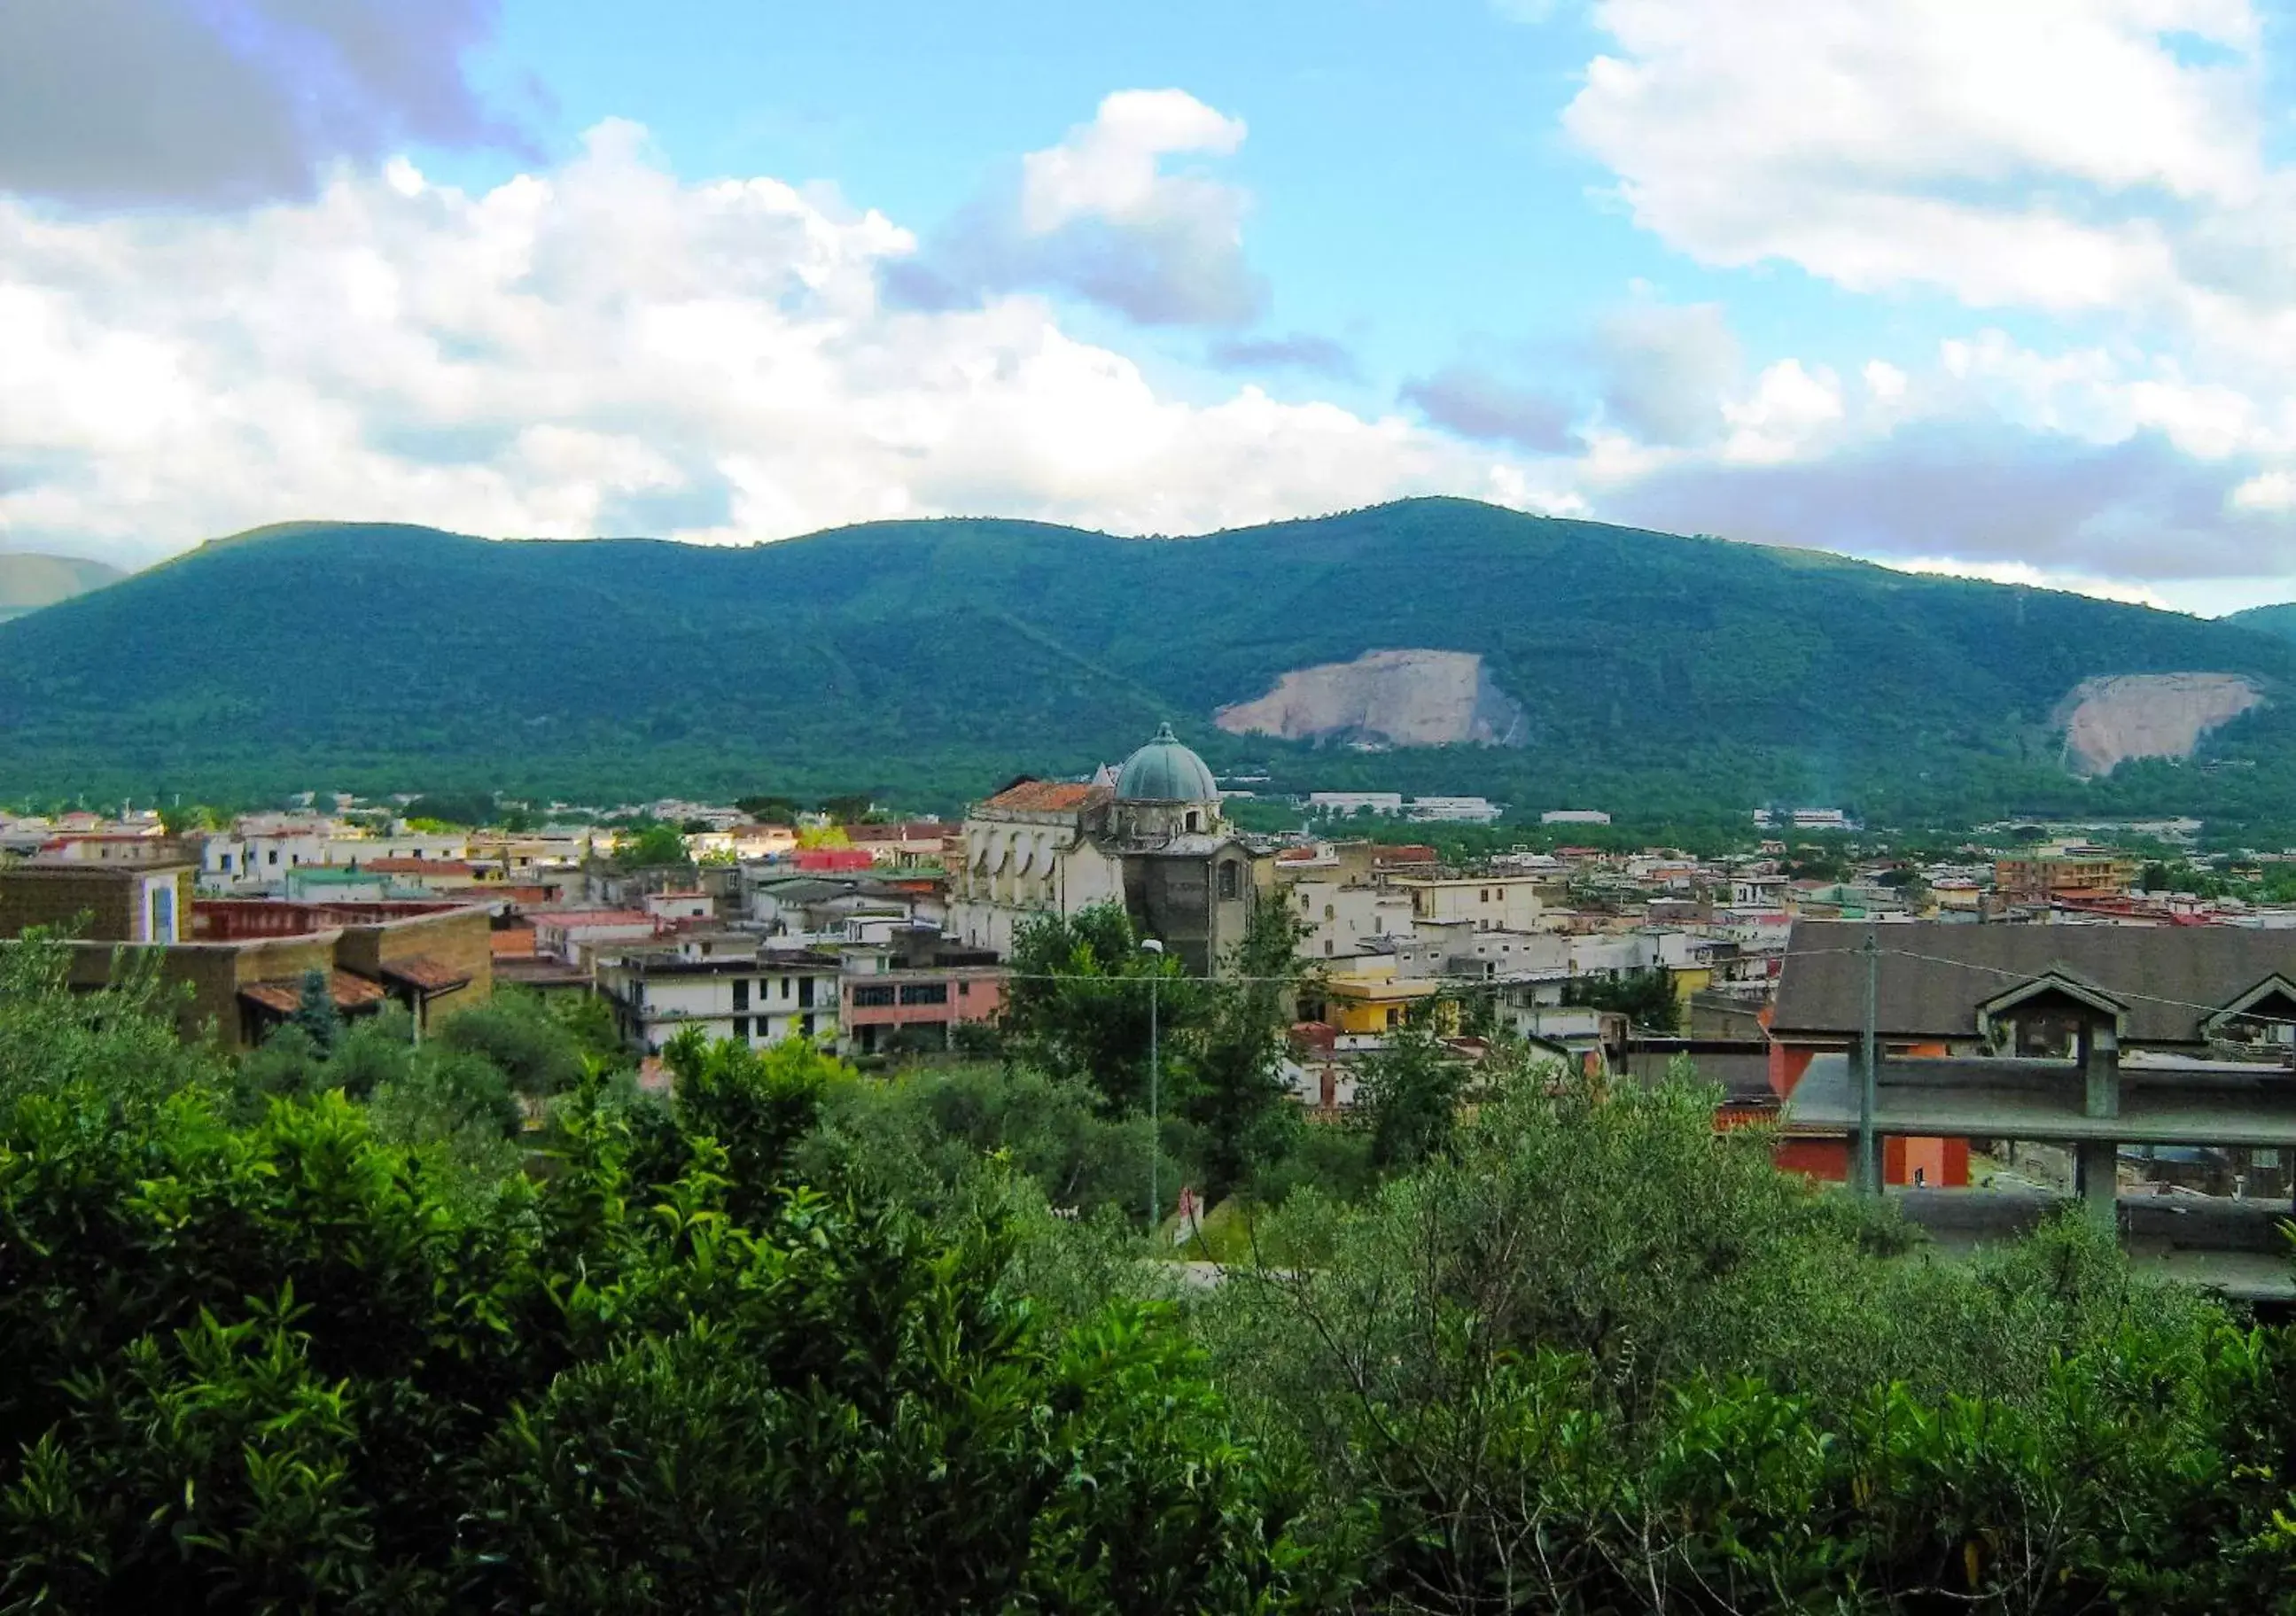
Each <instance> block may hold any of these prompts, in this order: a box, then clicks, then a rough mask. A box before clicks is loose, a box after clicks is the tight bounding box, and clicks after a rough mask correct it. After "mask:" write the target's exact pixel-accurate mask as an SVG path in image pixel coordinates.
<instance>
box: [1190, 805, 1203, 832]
mask: <svg viewBox="0 0 2296 1616" xmlns="http://www.w3.org/2000/svg"><path fill="white" fill-rule="evenodd" d="M1203 828H1204V816H1202V815H1201V814H1199V813H1198V812H1196V810H1195V809H1193V808H1190V809H1189V810H1188V829H1189V830H1191V831H1201V830H1202V829H1203Z"/></svg>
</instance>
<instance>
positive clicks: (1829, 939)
mask: <svg viewBox="0 0 2296 1616" xmlns="http://www.w3.org/2000/svg"><path fill="white" fill-rule="evenodd" d="M1874 932H1875V935H1876V936H1877V937H1878V938H1879V939H1880V940H1881V946H1882V963H1881V991H1880V993H1879V995H1878V998H1879V1014H1878V1017H1877V1019H1878V1021H1879V1024H1880V1029H1881V1031H1882V1035H1883V1036H1885V1037H1889V1038H1975V1037H1976V1036H1977V1012H1978V1007H1979V1006H1980V1005H1983V1004H1984V1003H1986V1001H1988V1000H1989V999H1994V998H1997V997H2000V996H2001V995H2002V994H2003V993H2005V992H2007V991H2008V990H2010V989H2011V988H2015V987H2017V986H2018V985H2019V984H2021V983H2022V982H2028V981H2030V980H2033V979H2034V978H2036V977H2039V976H2043V975H2046V973H2048V972H2051V971H2053V970H2054V971H2058V972H2062V973H2064V974H2067V975H2070V976H2072V977H2075V978H2078V979H2079V980H2083V981H2085V982H2087V983H2089V984H2092V985H2093V986H2094V987H2095V988H2098V989H2101V990H2102V991H2103V992H2104V993H2106V994H2109V995H2110V996H2112V997H2113V998H2115V999H2117V1000H2119V1001H2120V1002H2121V1003H2123V1004H2125V1005H2127V1006H2128V1021H2127V1031H2126V1033H2125V1038H2126V1039H2127V1041H2128V1042H2130V1043H2136V1044H2197V1043H2200V1042H2202V1033H2201V1023H2202V1022H2203V1021H2206V1020H2207V1019H2208V1018H2209V1016H2210V1014H2211V1013H2213V1012H2214V1011H2215V1010H2217V1009H2219V1008H2222V1007H2223V1006H2226V1005H2230V1004H2231V1003H2232V1002H2233V1001H2235V999H2237V998H2239V997H2241V996H2242V995H2243V994H2244V993H2246V992H2247V991H2248V990H2249V989H2250V988H2253V987H2255V986H2256V985H2257V984H2258V983H2259V982H2261V981H2263V980H2265V979H2267V977H2270V976H2272V975H2274V974H2275V973H2278V974H2280V975H2283V976H2286V977H2288V978H2289V979H2291V980H2296V932H2292V931H2249V930H2246V929H2243V928H2236V927H2229V926H2014V925H1980V926H1971V925H1950V924H1929V923H1920V922H1916V923H1910V924H1899V925H1882V926H1877V927H1875V928H1874ZM1865 940H1866V926H1865V925H1863V924H1862V923H1855V922H1841V921H1797V922H1795V923H1794V928H1793V934H1792V939H1790V940H1789V942H1788V943H1787V946H1786V959H1785V969H1784V977H1783V978H1782V979H1781V980H1780V981H1779V984H1778V1004H1777V1013H1776V1014H1775V1016H1774V1017H1773V1018H1772V1020H1771V1031H1772V1032H1773V1033H1775V1034H1776V1035H1779V1036H1781V1037H1790V1036H1793V1035H1797V1034H1799V1035H1811V1034H1825V1035H1834V1036H1841V1035H1844V1034H1849V1033H1853V1032H1855V1031H1856V1030H1857V1029H1858V1028H1859V1027H1860V1026H1861V1025H1862V1024H1863V1019H1864V1015H1865V1004H1866V961H1865V960H1864V958H1863V957H1861V956H1860V955H1859V954H1858V952H1857V950H1858V949H1859V948H1860V947H1862V946H1863V944H1864V943H1865ZM1907 956H1918V957H1907ZM2162 1001H2177V1002H2175V1003H2164V1002H2162ZM2194 1005H2205V1006H2208V1008H2206V1009H2197V1008H2192V1007H2191V1006H2194Z"/></svg>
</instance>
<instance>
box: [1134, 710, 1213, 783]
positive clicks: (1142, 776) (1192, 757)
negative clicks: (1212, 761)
mask: <svg viewBox="0 0 2296 1616" xmlns="http://www.w3.org/2000/svg"><path fill="white" fill-rule="evenodd" d="M1116 798H1117V800H1118V801H1119V802H1217V801H1218V800H1219V787H1218V785H1216V784H1214V783H1213V782H1212V772H1211V770H1210V769H1208V768H1206V767H1204V760H1203V759H1201V758H1199V757H1197V756H1196V754H1195V753H1193V752H1192V751H1189V750H1188V749H1187V748H1186V747H1185V746H1184V745H1182V744H1181V743H1180V737H1179V736H1177V735H1176V734H1173V733H1172V726H1170V725H1169V724H1160V725H1158V726H1156V734H1155V738H1154V739H1153V740H1152V741H1150V742H1148V744H1147V745H1145V746H1144V747H1142V748H1141V749H1140V750H1139V751H1136V752H1135V753H1133V754H1132V755H1131V756H1130V757H1129V758H1127V759H1125V760H1124V767H1123V768H1121V769H1120V770H1119V771H1118V773H1117V776H1116Z"/></svg>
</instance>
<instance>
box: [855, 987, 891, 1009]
mask: <svg viewBox="0 0 2296 1616" xmlns="http://www.w3.org/2000/svg"><path fill="white" fill-rule="evenodd" d="M892 1002H893V985H892V984H891V983H890V982H882V983H878V984H874V985H872V986H869V987H865V988H855V989H854V990H853V1007H854V1008H855V1009H856V1010H876V1009H881V1008H882V1007H883V1006H885V1005H890V1004H891V1003H892Z"/></svg>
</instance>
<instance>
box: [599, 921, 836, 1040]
mask: <svg viewBox="0 0 2296 1616" xmlns="http://www.w3.org/2000/svg"><path fill="white" fill-rule="evenodd" d="M839 977H840V964H839V961H838V959H837V957H836V956H834V955H829V954H819V953H816V952H814V951H812V950H810V949H802V948H794V949H775V948H764V947H759V945H758V939H756V938H754V937H749V936H744V935H742V934H741V933H737V932H717V933H714V934H697V935H693V936H689V937H685V938H682V939H679V941H678V942H677V944H676V946H675V947H666V948H626V949H622V950H619V951H616V952H613V953H611V954H602V956H600V959H599V962H598V989H599V991H600V992H601V993H603V994H604V995H605V996H606V997H607V999H608V1001H609V1002H610V1003H611V1005H613V1007H614V1019H615V1021H616V1023H617V1024H618V1025H619V1027H620V1028H621V1029H622V1036H623V1038H625V1039H627V1041H628V1043H629V1045H630V1046H631V1047H632V1048H634V1049H636V1050H639V1051H641V1052H643V1053H644V1054H660V1053H661V1048H662V1046H663V1045H665V1044H667V1043H668V1042H669V1040H670V1039H672V1038H676V1036H677V1035H678V1034H679V1033H680V1032H682V1031H684V1030H685V1029H686V1028H688V1027H693V1026H698V1027H700V1028H701V1030H702V1032H703V1034H704V1036H706V1037H707V1038H709V1039H710V1040H711V1041H712V1042H716V1041H718V1040H721V1039H725V1038H732V1039H734V1040H735V1041H737V1042H739V1043H743V1044H747V1045H750V1046H752V1047H756V1048H762V1047H764V1046H767V1045H768V1044H778V1043H780V1042H781V1041H782V1040H783V1039H784V1038H803V1039H805V1040H807V1041H808V1042H810V1043H816V1044H819V1045H822V1046H824V1047H832V1048H833V1047H834V1046H836V1043H837V1038H838V1014H837V1013H838V997H839V988H838V984H839Z"/></svg>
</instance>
